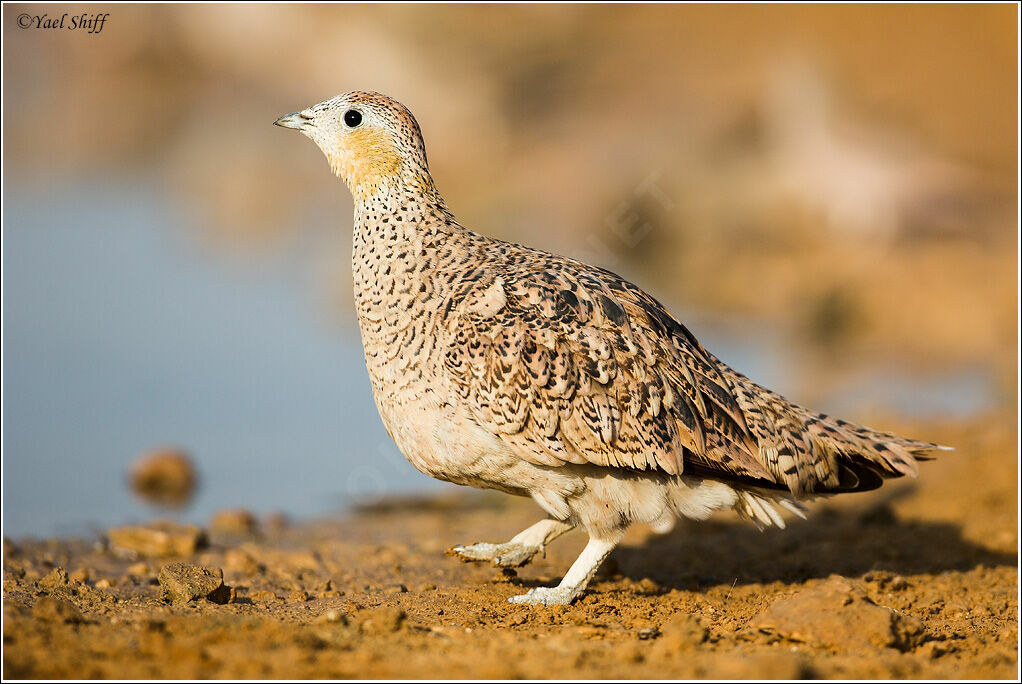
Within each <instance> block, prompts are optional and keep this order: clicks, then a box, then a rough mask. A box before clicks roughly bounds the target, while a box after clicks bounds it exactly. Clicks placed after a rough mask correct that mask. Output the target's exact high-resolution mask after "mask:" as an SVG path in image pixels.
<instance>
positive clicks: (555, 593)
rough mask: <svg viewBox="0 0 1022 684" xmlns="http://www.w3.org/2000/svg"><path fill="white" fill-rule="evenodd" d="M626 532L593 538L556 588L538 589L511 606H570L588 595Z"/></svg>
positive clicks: (516, 598) (522, 596)
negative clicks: (591, 584)
mask: <svg viewBox="0 0 1022 684" xmlns="http://www.w3.org/2000/svg"><path fill="white" fill-rule="evenodd" d="M624 533H625V532H624V530H615V531H614V532H611V533H609V534H607V535H604V536H599V537H596V536H590V537H589V543H588V544H586V547H585V548H584V549H582V553H580V554H579V556H578V558H576V559H575V562H574V563H572V564H571V567H570V568H569V569H568V572H567V573H566V574H565V575H564V578H563V579H561V583H560V584H558V585H557V586H556V587H536V588H535V589H530V590H529V593H527V594H522V595H521V596H512V597H511V598H509V599H508V601H510V602H511V603H533V604H541V605H544V606H552V605H555V604H568V603H571V602H572V601H574V600H575V599H577V598H578V597H579V596H581V595H582V592H583V591H585V588H586V586H588V584H589V581H590V580H591V579H592V578H593V575H595V574H596V571H597V570H598V569H599V567H600V564H601V563H603V561H604V560H605V559H606V558H607V556H609V555H610V552H611V551H613V550H614V547H615V546H617V543H618V542H619V541H621V537H623V536H624Z"/></svg>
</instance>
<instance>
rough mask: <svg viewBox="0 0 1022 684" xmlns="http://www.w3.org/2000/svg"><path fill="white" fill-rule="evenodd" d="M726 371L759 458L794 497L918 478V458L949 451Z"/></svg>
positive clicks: (866, 487) (874, 486) (869, 487)
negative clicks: (819, 409) (817, 408)
mask: <svg viewBox="0 0 1022 684" xmlns="http://www.w3.org/2000/svg"><path fill="white" fill-rule="evenodd" d="M722 365H723V364H722ZM725 368H726V366H725ZM727 371H728V372H727V375H726V377H727V379H728V381H729V384H730V385H731V387H732V389H733V390H734V392H735V397H736V399H737V401H738V404H739V406H740V407H741V408H742V410H743V411H744V413H745V416H746V422H747V424H748V428H749V431H750V432H751V433H752V435H753V436H754V437H755V439H756V441H757V442H758V445H759V454H758V456H759V460H760V461H761V462H762V463H763V465H765V466H766V468H767V469H768V470H769V471H770V473H771V474H772V475H773V476H774V478H776V481H777V482H778V483H781V484H783V485H784V486H785V487H787V489H788V490H789V491H790V492H791V494H792V495H794V496H795V498H798V499H802V498H807V497H811V496H813V495H816V494H836V493H841V492H856V491H866V490H870V489H876V488H877V487H879V486H880V485H881V484H882V483H883V480H885V479H888V478H892V477H902V476H905V475H908V476H910V477H915V476H916V475H918V474H919V463H918V462H919V461H926V460H931V459H932V458H933V456H932V455H930V453H929V452H932V451H937V450H948V449H949V447H945V446H941V445H939V444H934V443H932V442H922V441H918V440H914V439H907V438H905V437H900V436H898V435H895V434H892V433H889V432H882V431H880V430H874V429H872V428H868V427H864V426H862V425H856V424H855V423H850V422H848V421H846V420H841V419H840V418H834V417H833V416H828V415H826V414H822V413H816V412H814V411H810V410H808V409H806V408H803V407H801V406H799V405H797V404H793V403H791V402H789V401H788V400H787V399H785V398H784V397H782V396H780V395H779V394H777V393H775V392H771V391H770V390H768V389H766V388H764V387H760V386H759V385H757V384H756V383H754V382H752V381H751V380H749V379H748V378H746V377H745V376H744V375H742V374H741V373H737V372H735V371H733V370H732V369H730V368H728V369H727Z"/></svg>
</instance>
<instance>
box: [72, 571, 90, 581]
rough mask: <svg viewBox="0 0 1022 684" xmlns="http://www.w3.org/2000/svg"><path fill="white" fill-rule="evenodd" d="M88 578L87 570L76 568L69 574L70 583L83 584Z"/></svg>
mask: <svg viewBox="0 0 1022 684" xmlns="http://www.w3.org/2000/svg"><path fill="white" fill-rule="evenodd" d="M90 576H91V575H90V573H89V569H88V568H78V569H77V570H75V571H74V572H72V573H71V581H72V582H77V583H78V584H85V583H86V582H88V581H89V577H90Z"/></svg>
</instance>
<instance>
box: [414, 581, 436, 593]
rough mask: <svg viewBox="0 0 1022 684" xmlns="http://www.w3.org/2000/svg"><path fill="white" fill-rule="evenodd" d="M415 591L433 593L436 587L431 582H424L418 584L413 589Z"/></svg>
mask: <svg viewBox="0 0 1022 684" xmlns="http://www.w3.org/2000/svg"><path fill="white" fill-rule="evenodd" d="M415 590H416V591H420V592H422V591H435V590H436V585H435V584H433V583H432V582H426V583H425V584H420V585H419V586H417V587H416V588H415Z"/></svg>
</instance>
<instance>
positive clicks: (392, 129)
mask: <svg viewBox="0 0 1022 684" xmlns="http://www.w3.org/2000/svg"><path fill="white" fill-rule="evenodd" d="M274 124H276V125H277V126H283V127H284V128H293V129H295V130H297V131H301V132H302V133H303V134H305V135H306V136H308V137H309V138H312V140H313V142H315V143H316V145H318V146H319V149H321V150H322V151H323V154H325V155H326V158H327V161H329V162H330V168H331V170H332V171H333V172H334V174H335V175H337V176H339V177H340V178H341V179H343V180H344V182H345V184H346V185H347V186H348V189H349V190H351V194H352V195H353V196H354V197H355V198H356V199H367V198H369V197H372V196H374V195H377V194H378V193H380V192H381V191H386V190H388V189H394V188H396V187H401V186H408V187H412V188H416V189H419V190H420V191H421V190H424V189H427V188H432V187H433V181H432V179H431V178H430V175H429V167H428V166H427V164H426V148H425V145H424V144H423V142H422V133H421V131H420V130H419V124H418V123H417V122H416V121H415V117H413V116H412V113H411V112H409V111H408V109H407V108H406V107H405V106H404V105H403V104H401V103H400V102H398V101H396V100H393V99H391V98H389V97H387V96H385V95H380V94H379V93H370V92H358V91H355V92H350V93H345V94H343V95H338V96H337V97H334V98H332V99H329V100H326V101H325V102H320V103H319V104H316V105H313V106H311V107H309V108H307V109H303V110H302V111H300V112H292V113H291V114H285V115H284V116H282V117H280V118H279V119H277V120H276V121H275V122H274Z"/></svg>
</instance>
